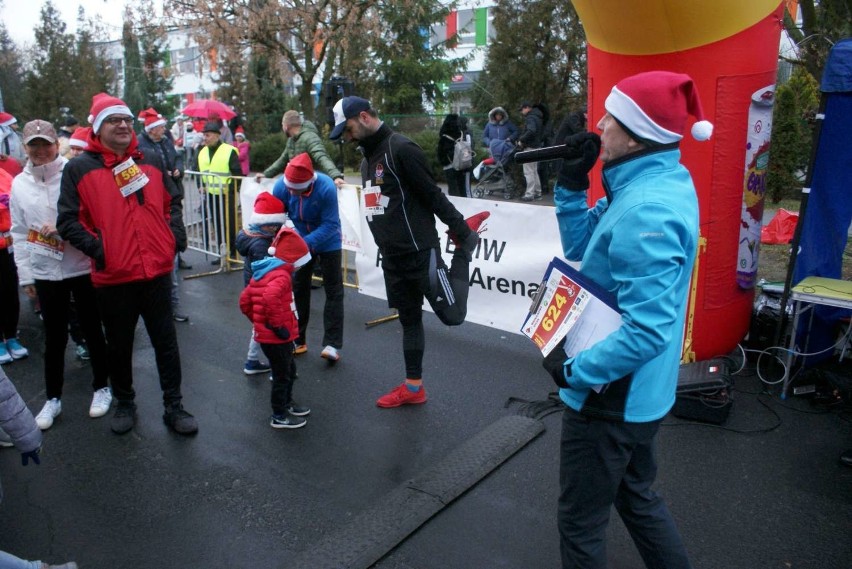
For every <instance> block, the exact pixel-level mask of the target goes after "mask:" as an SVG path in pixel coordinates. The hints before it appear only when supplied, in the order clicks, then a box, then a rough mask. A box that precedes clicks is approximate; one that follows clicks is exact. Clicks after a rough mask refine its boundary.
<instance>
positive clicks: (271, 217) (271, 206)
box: [250, 192, 287, 225]
mask: <svg viewBox="0 0 852 569" xmlns="http://www.w3.org/2000/svg"><path fill="white" fill-rule="evenodd" d="M286 221H287V215H286V214H285V213H284V202H282V201H281V200H279V199H278V198H276V197H275V196H273V195H272V194H270V193H269V192H260V193H259V194H257V198H256V199H255V200H254V213H253V214H251V219H250V222H251V224H252V225H271V224H278V225H284V222H286Z"/></svg>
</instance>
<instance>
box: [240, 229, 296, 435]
mask: <svg viewBox="0 0 852 569" xmlns="http://www.w3.org/2000/svg"><path fill="white" fill-rule="evenodd" d="M269 255H270V256H269V257H266V258H264V259H261V260H260V261H255V262H254V263H252V278H251V280H250V281H249V284H248V286H247V287H246V288H245V289H243V292H242V294H240V310H241V311H242V312H243V314H245V315H246V317H247V318H248V319H249V320H251V322H252V324H253V325H254V334H255V339H256V340H257V341H258V342H259V343H260V348H261V349H262V350H263V353H264V355H266V357H267V358H268V359H269V364H270V366H271V367H272V418H271V420H270V423H269V424H270V425H271V426H272V428H273V429H298V428H299V427H304V426H305V424H306V422H307V421H306V420H305V419H304V418H303V417H305V416H306V415H308V414H310V412H311V410H310V409H309V408H307V407H302V406H301V405H299V404H297V403H296V402H295V401H293V381H294V379H295V378H294V377H293V374H292V372H291V370H292V367H291V363H292V360H293V342H294V341H295V340H296V338H298V337H299V322H298V318H297V316H296V302H295V300H294V298H293V278H292V277H293V273H294V272H295V271H296V269H298V268H299V267H301V266H302V265H304V264H305V263H307V262H308V261H309V260H310V258H311V254H310V252H309V251H308V246H307V244H306V243H305V241H304V239H302V238H301V237H300V236H299V234H298V233H296V232H295V231H293V230H292V229H289V228H287V227H282V228H281V230H280V231H279V232H278V234H277V235H276V236H275V239H274V240H273V241H272V245H271V246H270V247H269Z"/></svg>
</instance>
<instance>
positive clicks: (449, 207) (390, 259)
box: [331, 97, 489, 407]
mask: <svg viewBox="0 0 852 569" xmlns="http://www.w3.org/2000/svg"><path fill="white" fill-rule="evenodd" d="M334 118H335V127H334V130H333V131H332V132H331V139H332V140H335V139H338V138H340V137H341V136H343V137H344V140H346V141H356V142H359V143H360V148H361V151H362V152H363V154H364V159H363V161H362V162H361V180H362V182H363V185H364V189H363V193H364V204H365V212H366V215H367V222H368V224H369V226H370V231H371V232H372V234H373V238H374V239H375V241H376V245H378V247H379V252H380V254H381V257H382V271H383V272H384V277H385V289H386V291H387V297H388V305H389V306H390V307H391V308H396V309H397V310H398V311H399V321H400V323H401V324H402V330H403V334H402V351H403V357H404V358H405V371H406V380H405V382H404V383H402V384H401V385H399V386H397V387H396V388H394V389H393V390H391V391H390V392H389V393H388V394H386V395H384V396H382V397H380V398H379V400H378V401H377V402H376V404H377V405H378V406H379V407H399V406H400V405H406V404H417V403H425V402H426V391H425V389H423V386H422V374H423V365H422V363H423V353H424V346H425V339H424V334H423V320H422V318H423V309H422V306H423V298H424V297H425V298H426V299H427V300H428V301H429V304H431V305H432V309H433V310H434V311H435V314H436V315H437V316H438V318H440V319H441V321H442V322H443V323H444V324H447V325H448V326H458V325H459V324H461V323H462V322H464V318H465V315H466V314H467V295H468V290H469V287H470V270H469V269H470V261H471V259H472V257H471V255H472V253H473V251H474V250H475V249H476V246H477V243H478V242H479V235H478V234H477V229H478V228H479V225H480V224H481V223H482V222H483V221H484V220H485V218H487V217H488V215H489V212H487V211H486V212H483V213H481V214H478V215H476V216H474V217H472V218H470V219H469V220H465V219H464V218H463V216H462V214H461V213H459V211H458V210H457V209H456V208H455V207H454V206H453V204H451V203H450V201H449V200H448V199H447V197H446V196H445V195H444V193H443V192H442V191H441V188H439V187H438V186H437V185H436V184H435V181H434V180H433V178H432V172H431V171H430V169H429V165H428V162H427V160H426V156H425V154H424V153H423V150H422V149H421V148H420V147H419V146H418V145H417V144H415V143H414V142H412V141H411V140H409V139H408V138H406V137H404V136H403V135H401V134H399V133H396V132H393V131H392V130H391V129H390V127H388V126H387V125H385V124H384V123H383V122H382V121H381V120H380V119H379V117H378V113H376V111H375V110H374V109H373V108H372V107H371V106H370V102H369V101H367V100H365V99H362V98H360V97H345V98H343V99H341V100H340V101H338V102H337V104H336V105H335V106H334ZM435 216H437V217H438V219H440V220H441V221H442V222H444V223H445V224H446V225H447V227H449V234H450V239H452V240H453V242H454V243H455V244H456V245H457V247H456V249H455V252H454V253H453V260H452V265H451V268H450V269H449V270H447V266H446V265H445V264H444V261H443V259H442V258H441V251H440V246H441V242H440V239H439V238H438V231H437V229H436V228H435Z"/></svg>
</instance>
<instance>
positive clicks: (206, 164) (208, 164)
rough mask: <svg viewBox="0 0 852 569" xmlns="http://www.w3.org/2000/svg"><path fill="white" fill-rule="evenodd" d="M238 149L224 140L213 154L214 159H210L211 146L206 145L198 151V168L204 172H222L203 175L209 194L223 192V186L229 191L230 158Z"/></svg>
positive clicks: (202, 178) (226, 191)
mask: <svg viewBox="0 0 852 569" xmlns="http://www.w3.org/2000/svg"><path fill="white" fill-rule="evenodd" d="M236 151H237V149H236V148H234V147H233V146H231V145H230V144H225V143H224V142H223V143H222V144H220V145H219V148H217V149H216V152H215V153H214V154H213V159H212V160H211V159H210V148H209V147H207V146H205V147H204V148H202V149H201V151H200V152H199V153H198V169H199V170H200V171H202V172H211V173H213V174H220V175H219V176H202V177H201V180H202V181H203V182H204V186H205V187H206V188H207V193H208V194H213V195H217V196H218V195H219V194H221V193H222V188H225V193H226V194H227V193H228V186H229V184H230V183H231V176H230V173H231V170H230V167H229V165H230V158H231V152H236Z"/></svg>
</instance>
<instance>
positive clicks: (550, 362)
mask: <svg viewBox="0 0 852 569" xmlns="http://www.w3.org/2000/svg"><path fill="white" fill-rule="evenodd" d="M564 346H565V340H562V341H561V342H559V343H558V344H557V345H556V347H555V348H553V350H551V352H550V353H549V354H547V356H545V358H544V360H542V362H541V366H542V367H543V368H544V369H545V370H547V373H549V374H550V377H551V378H552V379H553V381H554V383H556V385H558V386H559V387H561V388H564V389H567V388H568V387H570V386H569V385H568V382H567V381H566V380H565V376H566V375H571V367H570V366H569V367H568V369H567V370H566V369H565V360H567V359H568V354H566V353H565V348H564Z"/></svg>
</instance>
